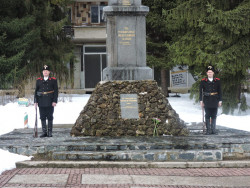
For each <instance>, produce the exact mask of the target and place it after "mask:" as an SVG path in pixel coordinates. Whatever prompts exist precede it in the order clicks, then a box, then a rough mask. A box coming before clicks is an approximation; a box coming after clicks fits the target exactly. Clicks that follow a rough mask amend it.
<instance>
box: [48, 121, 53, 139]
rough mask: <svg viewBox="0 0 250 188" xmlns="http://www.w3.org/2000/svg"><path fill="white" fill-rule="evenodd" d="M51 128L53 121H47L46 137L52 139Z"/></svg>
mask: <svg viewBox="0 0 250 188" xmlns="http://www.w3.org/2000/svg"><path fill="white" fill-rule="evenodd" d="M52 127H53V121H51V120H49V121H48V137H52Z"/></svg>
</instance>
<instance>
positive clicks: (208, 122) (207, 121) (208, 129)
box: [206, 119, 211, 135]
mask: <svg viewBox="0 0 250 188" xmlns="http://www.w3.org/2000/svg"><path fill="white" fill-rule="evenodd" d="M206 128H207V131H206V135H209V134H211V125H210V119H206Z"/></svg>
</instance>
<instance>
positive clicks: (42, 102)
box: [34, 65, 58, 138]
mask: <svg viewBox="0 0 250 188" xmlns="http://www.w3.org/2000/svg"><path fill="white" fill-rule="evenodd" d="M49 74H50V69H49V67H48V66H47V65H44V66H43V77H40V78H38V79H37V81H36V90H35V96H34V104H35V108H36V107H37V105H38V107H39V112H40V119H41V122H42V131H43V134H42V135H41V136H40V137H41V138H42V137H52V128H53V113H54V107H55V106H56V103H57V98H58V86H57V80H56V78H54V77H50V76H49ZM46 120H48V131H47V125H46Z"/></svg>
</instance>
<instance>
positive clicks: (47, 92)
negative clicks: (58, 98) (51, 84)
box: [41, 91, 54, 95]
mask: <svg viewBox="0 0 250 188" xmlns="http://www.w3.org/2000/svg"><path fill="white" fill-rule="evenodd" d="M49 93H54V91H46V92H41V94H43V95H46V94H49Z"/></svg>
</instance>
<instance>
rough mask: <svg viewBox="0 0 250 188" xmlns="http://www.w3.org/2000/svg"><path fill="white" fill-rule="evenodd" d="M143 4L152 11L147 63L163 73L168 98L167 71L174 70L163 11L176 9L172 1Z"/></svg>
mask: <svg viewBox="0 0 250 188" xmlns="http://www.w3.org/2000/svg"><path fill="white" fill-rule="evenodd" d="M142 4H143V5H145V6H148V7H149V8H150V11H149V13H148V15H147V19H146V28H147V63H148V64H149V66H151V67H154V68H155V69H157V70H160V72H161V87H162V89H163V92H164V93H165V95H166V96H168V89H167V80H166V77H167V76H166V71H167V70H169V69H170V68H172V65H171V64H170V63H168V62H169V61H168V55H169V53H168V50H167V47H166V43H168V42H169V41H171V37H170V35H168V33H167V28H166V24H165V22H164V21H163V20H164V15H163V11H164V9H165V10H168V9H171V8H173V7H174V5H175V3H173V1H171V0H142Z"/></svg>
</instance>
